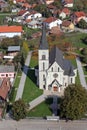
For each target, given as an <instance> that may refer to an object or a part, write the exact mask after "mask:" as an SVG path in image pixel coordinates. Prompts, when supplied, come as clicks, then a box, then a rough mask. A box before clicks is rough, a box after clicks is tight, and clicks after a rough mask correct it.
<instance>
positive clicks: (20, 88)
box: [15, 52, 32, 100]
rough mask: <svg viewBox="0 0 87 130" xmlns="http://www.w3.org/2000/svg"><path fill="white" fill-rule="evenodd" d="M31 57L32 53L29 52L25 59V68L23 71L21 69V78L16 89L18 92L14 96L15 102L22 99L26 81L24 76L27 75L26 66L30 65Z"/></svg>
mask: <svg viewBox="0 0 87 130" xmlns="http://www.w3.org/2000/svg"><path fill="white" fill-rule="evenodd" d="M31 55H32V52H29V53H28V56H27V59H26V61H25V66H24V69H23V72H22V76H21V80H20V84H19V87H18V90H17V95H16V98H15V100H18V99H20V98H22V94H23V90H24V85H25V80H26V75H27V72H28V66H29V64H30V59H31Z"/></svg>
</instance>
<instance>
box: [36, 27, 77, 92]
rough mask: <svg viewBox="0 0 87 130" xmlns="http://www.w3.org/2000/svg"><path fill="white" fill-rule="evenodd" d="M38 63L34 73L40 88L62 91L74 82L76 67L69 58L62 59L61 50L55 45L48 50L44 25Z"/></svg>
mask: <svg viewBox="0 0 87 130" xmlns="http://www.w3.org/2000/svg"><path fill="white" fill-rule="evenodd" d="M38 63H39V65H38V69H35V75H36V77H37V85H38V86H39V88H40V89H43V90H50V91H52V92H55V91H57V92H62V91H64V88H66V87H67V86H68V85H70V84H75V78H76V76H77V69H76V68H75V67H74V66H73V65H72V64H71V62H70V61H69V60H67V59H64V56H63V52H62V51H61V50H59V49H58V48H57V47H54V48H52V49H51V51H50V52H49V47H48V43H47V40H46V32H45V27H44V26H43V30H42V36H41V40H40V46H39V50H38Z"/></svg>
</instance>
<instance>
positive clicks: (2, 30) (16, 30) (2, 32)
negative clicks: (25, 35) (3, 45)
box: [0, 25, 23, 37]
mask: <svg viewBox="0 0 87 130" xmlns="http://www.w3.org/2000/svg"><path fill="white" fill-rule="evenodd" d="M22 32H23V30H22V26H16V25H14V26H0V36H5V37H14V36H19V37H21V35H22Z"/></svg>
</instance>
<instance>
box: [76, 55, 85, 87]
mask: <svg viewBox="0 0 87 130" xmlns="http://www.w3.org/2000/svg"><path fill="white" fill-rule="evenodd" d="M76 62H77V67H78V73H79V77H80V82H81V85H82V86H83V87H85V88H86V89H87V84H86V81H85V76H84V72H83V68H82V65H81V62H80V58H79V57H77V58H76Z"/></svg>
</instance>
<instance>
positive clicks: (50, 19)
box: [44, 17, 57, 23]
mask: <svg viewBox="0 0 87 130" xmlns="http://www.w3.org/2000/svg"><path fill="white" fill-rule="evenodd" d="M56 20H57V18H55V17H49V18H47V19H45V20H44V22H46V23H51V22H54V21H56Z"/></svg>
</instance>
